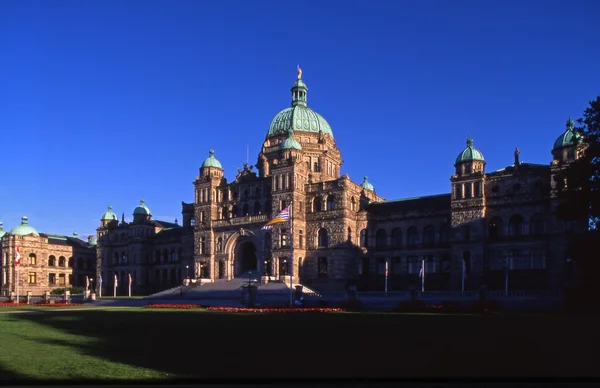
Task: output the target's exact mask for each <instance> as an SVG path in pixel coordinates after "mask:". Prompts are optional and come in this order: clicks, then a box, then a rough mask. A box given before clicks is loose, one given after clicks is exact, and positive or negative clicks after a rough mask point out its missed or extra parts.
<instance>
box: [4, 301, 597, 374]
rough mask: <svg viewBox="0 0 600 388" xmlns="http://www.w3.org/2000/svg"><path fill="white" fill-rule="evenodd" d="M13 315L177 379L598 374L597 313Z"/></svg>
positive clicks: (80, 346)
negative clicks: (579, 316) (577, 315)
mask: <svg viewBox="0 0 600 388" xmlns="http://www.w3.org/2000/svg"><path fill="white" fill-rule="evenodd" d="M65 315H68V316H70V317H71V318H72V319H60V317H64V316H65ZM15 318H18V319H22V320H31V321H34V322H36V323H39V324H43V325H48V326H51V327H53V328H56V329H59V330H61V331H65V332H68V333H72V334H76V335H81V336H85V337H88V338H90V339H92V341H88V342H81V343H77V342H70V343H60V345H64V346H69V347H72V348H73V350H75V351H77V352H81V353H83V354H89V355H92V356H94V357H99V358H103V359H106V360H111V361H113V362H116V363H121V364H127V365H131V366H137V367H144V368H149V369H153V370H156V371H162V372H166V373H169V374H174V375H177V376H181V377H182V378H200V379H206V378H210V379H213V378H222V379H231V378H323V377H328V378H385V377H394V378H407V377H413V378H442V377H443V378H447V377H492V378H493V377H509V376H514V377H553V378H558V377H589V376H599V375H600V373H599V372H597V364H596V362H595V357H594V354H596V350H597V349H598V345H600V341H599V336H598V334H597V333H598V332H597V329H596V328H597V327H598V323H600V319H598V318H597V317H596V318H595V319H590V318H589V317H586V318H582V319H577V318H573V317H551V318H548V317H543V316H539V317H536V316H530V317H514V316H513V317H491V316H431V315H420V316H418V315H402V314H326V313H323V314H314V313H297V314H287V315H285V314H280V315H276V314H272V315H250V314H237V315H233V314H218V313H209V312H192V311H182V312H172V311H149V310H142V311H140V312H135V311H134V312H131V311H114V312H113V311H81V312H76V311H71V312H66V311H62V312H53V313H44V314H20V315H18V316H17V315H15ZM46 341H50V342H52V341H56V340H53V339H47V340H46ZM7 376H8V375H7ZM14 378H21V377H20V376H16V377H14ZM110 378H111V376H107V379H110Z"/></svg>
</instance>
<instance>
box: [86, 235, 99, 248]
mask: <svg viewBox="0 0 600 388" xmlns="http://www.w3.org/2000/svg"><path fill="white" fill-rule="evenodd" d="M88 244H89V245H91V246H96V245H98V237H96V236H94V237H92V238H91V239H90V241H89V242H88Z"/></svg>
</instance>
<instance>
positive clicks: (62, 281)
mask: <svg viewBox="0 0 600 388" xmlns="http://www.w3.org/2000/svg"><path fill="white" fill-rule="evenodd" d="M65 279H66V277H65V274H64V273H61V274H60V275H58V284H59V285H61V286H64V285H65V281H66V280H65Z"/></svg>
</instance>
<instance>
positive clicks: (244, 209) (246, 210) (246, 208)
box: [242, 203, 250, 217]
mask: <svg viewBox="0 0 600 388" xmlns="http://www.w3.org/2000/svg"><path fill="white" fill-rule="evenodd" d="M249 213H250V206H248V204H247V203H245V204H244V206H242V217H245V216H247V215H248V214H249Z"/></svg>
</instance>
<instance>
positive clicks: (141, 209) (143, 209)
mask: <svg viewBox="0 0 600 388" xmlns="http://www.w3.org/2000/svg"><path fill="white" fill-rule="evenodd" d="M133 215H134V216H135V215H140V216H151V215H152V212H150V209H149V208H148V206H146V201H144V198H142V199H141V200H140V205H139V206H138V207H136V208H135V209H133Z"/></svg>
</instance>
